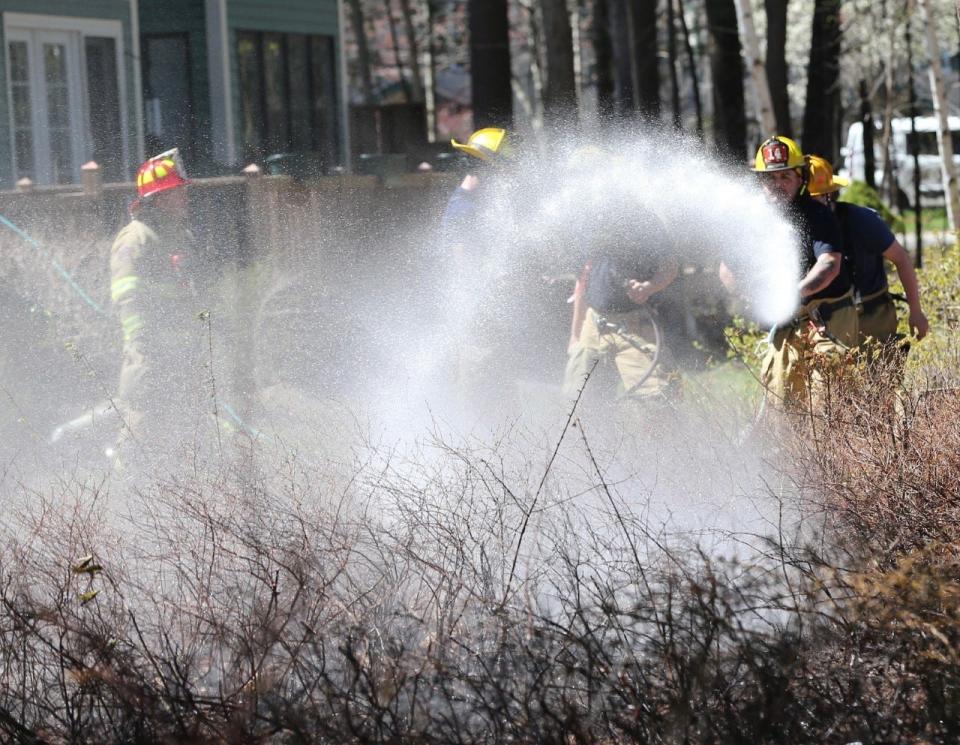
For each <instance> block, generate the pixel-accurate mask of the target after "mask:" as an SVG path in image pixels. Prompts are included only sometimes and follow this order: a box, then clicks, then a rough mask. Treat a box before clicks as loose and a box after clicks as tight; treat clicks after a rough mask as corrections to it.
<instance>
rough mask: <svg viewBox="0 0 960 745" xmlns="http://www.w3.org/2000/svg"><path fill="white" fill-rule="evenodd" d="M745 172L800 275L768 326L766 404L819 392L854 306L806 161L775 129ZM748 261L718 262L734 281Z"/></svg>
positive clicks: (836, 228) (836, 231)
mask: <svg viewBox="0 0 960 745" xmlns="http://www.w3.org/2000/svg"><path fill="white" fill-rule="evenodd" d="M753 171H754V172H755V173H756V174H757V177H758V179H759V181H760V185H761V187H762V189H763V191H764V193H765V194H766V196H767V198H768V199H769V200H770V202H772V203H773V204H775V205H776V206H777V208H778V209H779V210H780V212H781V213H782V214H783V216H784V217H785V218H786V219H787V220H788V221H789V222H790V224H791V225H792V226H793V229H794V233H795V235H796V238H797V247H798V250H799V260H800V262H799V263H800V268H801V279H800V281H799V283H798V285H797V296H798V298H797V299H798V305H799V310H798V311H797V312H796V314H795V315H794V316H793V318H791V319H789V320H788V321H786V322H784V323H781V324H779V325H778V326H777V327H775V328H774V329H772V330H771V332H770V336H769V338H768V342H769V343H768V346H767V351H766V354H765V355H764V358H763V362H762V366H761V382H762V383H763V385H764V387H765V388H766V390H767V394H768V395H767V400H768V401H769V402H772V403H773V404H775V405H777V404H785V405H788V406H789V405H798V404H799V405H803V404H806V403H807V402H808V401H809V400H810V394H812V395H813V398H814V400H816V399H817V398H818V397H819V393H820V391H821V389H822V382H823V379H824V377H825V375H826V374H827V373H828V372H830V371H832V370H836V369H837V368H838V367H839V366H841V365H843V364H845V362H846V360H847V359H848V358H849V355H848V352H849V350H850V349H852V348H853V347H855V346H856V344H857V311H856V308H855V307H854V303H853V288H852V283H851V278H850V273H849V270H848V269H849V268H848V267H847V266H845V264H844V260H843V237H842V234H841V231H840V225H839V224H838V222H837V219H836V217H834V215H833V213H832V212H831V210H830V208H829V207H826V206H825V205H822V204H820V203H819V202H817V201H816V200H814V199H813V198H812V197H811V196H810V195H809V194H808V193H807V178H808V175H809V172H808V169H807V163H806V160H805V159H804V156H803V153H802V152H801V150H800V147H799V146H798V145H797V143H796V142H794V141H793V140H791V139H790V138H788V137H783V136H780V135H778V136H775V137H770V138H769V139H767V140H765V141H764V142H763V144H761V145H760V147H759V149H758V150H757V155H756V158H755V159H754V167H753ZM747 272H749V267H748V266H739V267H737V266H726V265H722V266H721V279H723V280H724V283H725V284H726V285H727V286H728V287H734V286H735V285H736V277H737V275H738V274H746V273H747Z"/></svg>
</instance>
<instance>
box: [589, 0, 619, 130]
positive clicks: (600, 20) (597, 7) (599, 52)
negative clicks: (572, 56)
mask: <svg viewBox="0 0 960 745" xmlns="http://www.w3.org/2000/svg"><path fill="white" fill-rule="evenodd" d="M592 37H593V55H594V60H595V65H596V75H597V113H598V114H599V115H600V119H601V121H606V120H608V119H609V118H610V117H611V116H613V109H614V98H613V47H612V45H611V42H610V15H609V6H608V4H607V0H594V4H593V33H592Z"/></svg>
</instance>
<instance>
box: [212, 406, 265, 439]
mask: <svg viewBox="0 0 960 745" xmlns="http://www.w3.org/2000/svg"><path fill="white" fill-rule="evenodd" d="M217 400H218V401H219V403H220V406H222V407H223V410H224V411H225V412H227V414H228V415H229V416H230V418H231V419H233V420H234V421H235V422H236V423H237V424H239V425H240V427H241V429H243V430H245V431H246V433H247V434H248V435H250V436H251V437H260V435H261V434H262V433H261V432H260V430H258V429H256V428H254V427H251V426H250V425H249V424H247V423H246V422H245V421H243V419H242V418H241V416H240V415H239V414H238V413H237V412H236V409H234V408H233V407H232V406H231V405H230V404H228V403H227V402H226V401H224V400H223V399H217Z"/></svg>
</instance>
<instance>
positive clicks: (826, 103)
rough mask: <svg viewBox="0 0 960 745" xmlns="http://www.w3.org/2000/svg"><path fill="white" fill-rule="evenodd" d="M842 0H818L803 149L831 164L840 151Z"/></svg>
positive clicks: (811, 47) (816, 0)
mask: <svg viewBox="0 0 960 745" xmlns="http://www.w3.org/2000/svg"><path fill="white" fill-rule="evenodd" d="M840 3H841V0H815V3H814V9H813V30H812V34H811V42H810V64H809V66H808V67H807V105H806V110H805V111H804V113H803V151H804V152H805V153H815V154H817V155H820V156H822V157H824V158H826V159H827V160H829V161H830V162H831V163H832V162H834V161H836V159H837V155H838V153H839V150H840V147H839V143H838V142H837V134H836V133H837V131H838V129H839V127H838V126H837V116H838V114H839V109H840Z"/></svg>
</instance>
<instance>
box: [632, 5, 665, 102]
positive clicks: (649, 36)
mask: <svg viewBox="0 0 960 745" xmlns="http://www.w3.org/2000/svg"><path fill="white" fill-rule="evenodd" d="M627 7H628V9H629V10H630V26H631V28H632V29H633V58H634V60H635V62H636V66H637V85H636V100H637V108H638V109H639V110H640V114H641V115H642V116H644V117H648V118H651V119H659V118H660V59H659V55H658V47H657V0H628V6H627Z"/></svg>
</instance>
